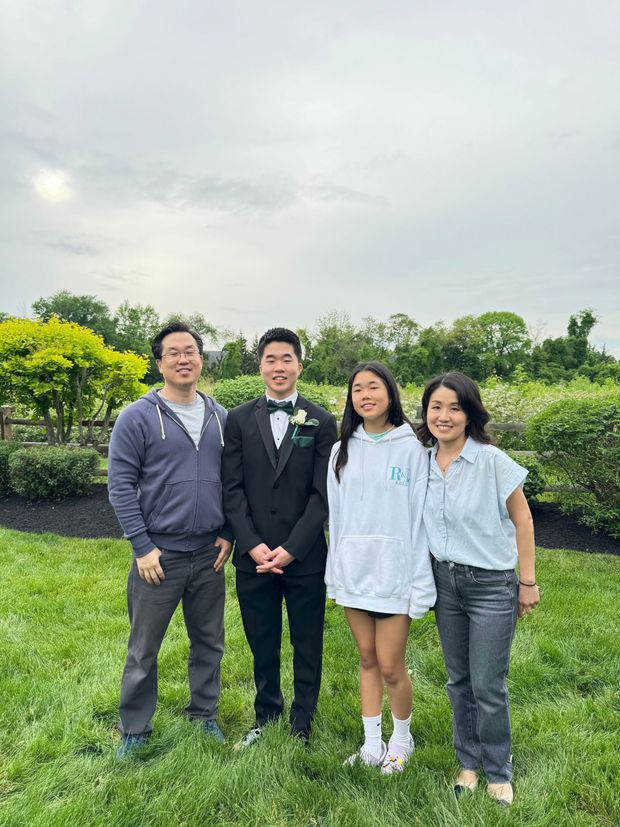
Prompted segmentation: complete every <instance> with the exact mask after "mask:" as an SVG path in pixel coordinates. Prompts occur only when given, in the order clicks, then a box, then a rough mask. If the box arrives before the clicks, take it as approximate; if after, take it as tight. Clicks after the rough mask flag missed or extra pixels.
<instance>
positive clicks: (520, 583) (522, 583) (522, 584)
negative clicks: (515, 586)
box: [519, 580, 538, 588]
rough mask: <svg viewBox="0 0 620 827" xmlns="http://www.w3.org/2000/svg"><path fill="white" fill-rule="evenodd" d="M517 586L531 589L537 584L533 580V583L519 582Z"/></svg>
mask: <svg viewBox="0 0 620 827" xmlns="http://www.w3.org/2000/svg"><path fill="white" fill-rule="evenodd" d="M519 585H520V586H529V587H530V588H531V587H532V586H537V585H538V583H537V582H536V581H535V580H534V582H533V583H524V582H523V580H519Z"/></svg>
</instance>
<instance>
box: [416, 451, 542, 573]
mask: <svg viewBox="0 0 620 827" xmlns="http://www.w3.org/2000/svg"><path fill="white" fill-rule="evenodd" d="M437 448H438V446H437V445H435V446H434V447H433V448H432V450H431V457H430V471H429V478H428V490H427V493H426V503H425V506H424V527H425V529H426V533H427V536H428V542H429V546H430V549H431V552H432V554H433V556H434V557H436V558H437V560H449V561H451V562H453V563H463V564H465V565H469V566H478V567H479V568H482V569H500V570H503V569H511V568H514V567H515V565H516V563H517V543H516V539H515V528H514V525H513V523H512V521H511V520H510V517H509V516H508V509H507V508H506V500H507V499H508V497H509V496H510V495H511V494H512V493H513V491H514V490H515V489H516V488H517V487H518V486H520V485H523V483H524V482H525V478H526V477H527V471H526V469H525V468H522V467H521V466H520V465H518V464H517V463H516V462H515V461H514V460H513V459H511V458H510V457H509V456H507V455H506V454H505V453H504V452H503V451H500V450H499V448H496V447H495V446H494V445H483V444H482V443H480V442H476V441H475V440H473V439H472V438H471V437H468V438H467V441H466V442H465V445H464V446H463V450H462V451H461V453H460V455H459V456H458V457H457V458H456V459H455V460H454V461H453V462H452V464H451V465H450V467H449V469H448V473H447V474H446V475H445V476H444V475H443V474H442V473H441V469H440V468H439V466H438V465H437V460H436V454H437Z"/></svg>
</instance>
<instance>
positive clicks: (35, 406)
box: [0, 317, 147, 444]
mask: <svg viewBox="0 0 620 827" xmlns="http://www.w3.org/2000/svg"><path fill="white" fill-rule="evenodd" d="M146 368H147V360H146V359H145V357H144V356H139V355H136V354H133V353H117V352H116V351H114V350H112V349H111V348H108V347H106V346H105V344H104V342H103V339H102V338H101V336H98V335H97V334H96V333H93V331H92V330H89V329H87V328H84V327H81V326H80V325H77V324H75V323H73V322H63V321H60V320H59V319H57V318H56V317H52V318H51V319H50V320H49V321H48V322H35V321H32V320H31V319H11V320H9V321H5V322H2V323H0V398H3V399H6V400H8V401H11V402H13V403H16V404H20V405H24V406H26V407H27V408H28V409H29V410H30V411H32V412H33V414H34V415H35V416H40V417H42V419H43V420H44V422H45V428H46V433H47V440H48V442H49V443H50V444H56V443H64V442H68V441H69V439H70V437H71V434H72V431H73V429H74V427H76V428H77V431H78V439H79V441H80V442H81V443H86V442H88V441H91V442H93V441H95V431H94V428H95V424H94V423H95V420H96V419H97V418H98V417H99V416H100V415H101V414H103V415H104V420H105V425H104V432H105V427H106V426H107V423H109V420H110V416H111V414H112V411H113V409H114V408H115V407H117V406H119V405H121V404H122V403H124V402H128V401H132V400H133V399H136V398H137V397H138V396H139V395H140V394H141V393H143V392H144V391H145V390H146V388H145V387H144V385H142V384H141V383H140V379H141V378H142V377H143V376H144V374H145V372H146Z"/></svg>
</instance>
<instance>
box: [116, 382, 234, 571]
mask: <svg viewBox="0 0 620 827" xmlns="http://www.w3.org/2000/svg"><path fill="white" fill-rule="evenodd" d="M199 393H200V392H199ZM200 396H202V398H203V399H204V402H205V410H204V422H203V426H202V431H201V435H200V441H199V443H198V447H196V444H195V443H194V440H193V439H192V438H191V436H190V434H189V433H188V431H187V430H186V429H185V426H184V425H183V423H182V422H181V420H180V419H179V417H178V416H177V415H176V414H175V413H174V411H172V410H171V409H170V408H169V407H168V406H167V405H166V403H165V401H164V400H163V399H162V398H161V396H160V395H159V394H158V393H157V391H155V390H152V391H149V393H147V394H145V395H144V396H141V397H140V399H138V400H137V401H136V402H133V403H132V404H131V405H129V406H128V407H127V408H125V410H124V411H122V413H120V414H119V416H118V419H117V420H116V424H115V425H114V428H113V430H112V437H111V439H110V450H109V454H108V490H109V496H110V502H111V504H112V507H113V508H114V510H115V512H116V516H117V517H118V520H119V522H120V524H121V526H122V527H123V531H124V534H125V537H126V538H127V539H128V540H130V542H131V545H132V549H133V554H134V556H135V557H142V556H143V555H145V554H148V553H149V552H150V551H152V550H153V548H165V549H168V550H169V551H193V550H195V549H197V548H200V547H201V546H203V545H205V544H207V543H209V542H212V541H213V540H214V539H215V537H216V536H217V535H220V536H222V537H225V538H226V539H232V535H231V533H230V531H229V530H228V529H227V528H226V527H225V525H224V524H225V519H224V509H223V506H222V480H221V457H222V448H223V446H224V436H223V434H224V425H225V423H226V410H225V409H224V408H222V406H221V405H218V404H217V403H216V402H215V400H214V399H212V398H211V397H210V396H206V395H205V394H203V393H200Z"/></svg>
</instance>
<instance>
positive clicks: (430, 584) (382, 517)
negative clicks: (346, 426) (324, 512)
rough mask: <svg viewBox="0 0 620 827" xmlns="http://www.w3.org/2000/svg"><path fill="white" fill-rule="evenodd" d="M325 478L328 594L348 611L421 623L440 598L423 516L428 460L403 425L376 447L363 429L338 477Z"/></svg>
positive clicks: (352, 441) (330, 473) (331, 473)
mask: <svg viewBox="0 0 620 827" xmlns="http://www.w3.org/2000/svg"><path fill="white" fill-rule="evenodd" d="M339 447H340V443H339V442H337V443H336V444H335V445H334V447H333V448H332V452H331V457H330V460H329V470H328V472H327V495H328V499H329V552H328V555H327V568H326V571H325V582H326V583H327V594H328V596H329V597H331V598H332V599H333V600H335V601H336V603H339V604H340V605H342V606H348V607H349V608H351V609H366V610H370V611H373V612H385V613H386V614H408V615H409V616H410V617H414V618H420V617H423V616H424V614H425V613H426V611H427V610H428V609H430V608H431V607H432V606H434V605H435V599H436V597H437V594H436V592H435V582H434V579H433V571H432V568H431V560H430V554H429V550H428V543H427V541H426V534H425V532H424V527H423V525H422V512H423V509H424V498H425V496H426V484H427V480H428V464H429V463H428V454H427V452H426V451H425V450H424V448H423V447H422V445H421V444H420V442H418V440H417V438H416V436H415V434H414V433H413V431H412V429H411V426H410V425H407V424H404V425H401V426H400V427H399V428H395V429H394V430H393V431H390V432H389V433H388V434H387V435H386V436H384V437H383V438H382V439H380V440H378V441H374V440H372V439H371V438H370V437H368V436H367V435H366V433H365V431H364V428H363V426H362V425H360V426H359V427H358V428H357V430H356V431H355V432H354V433H353V435H352V436H351V439H350V440H349V445H348V449H349V459H348V462H347V464H346V465H345V467H344V468H343V469H342V471H341V472H340V483H338V481H337V480H336V475H335V473H334V462H335V458H336V455H337V453H338V449H339Z"/></svg>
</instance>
